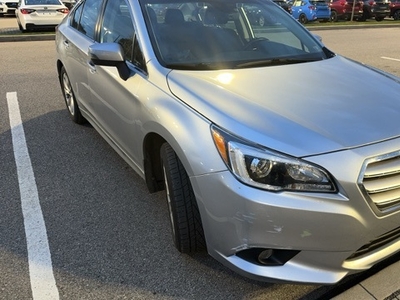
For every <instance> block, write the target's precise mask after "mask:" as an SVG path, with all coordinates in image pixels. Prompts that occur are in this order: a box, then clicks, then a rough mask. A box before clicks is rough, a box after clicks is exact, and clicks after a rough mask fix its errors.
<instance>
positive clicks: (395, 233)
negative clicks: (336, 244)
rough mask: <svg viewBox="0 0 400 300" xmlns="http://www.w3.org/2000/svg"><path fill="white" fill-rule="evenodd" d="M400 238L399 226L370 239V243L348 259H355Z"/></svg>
mask: <svg viewBox="0 0 400 300" xmlns="http://www.w3.org/2000/svg"><path fill="white" fill-rule="evenodd" d="M398 239H400V227H397V228H396V229H393V230H392V231H389V232H387V233H385V234H383V235H381V236H379V237H377V238H376V239H374V240H372V241H370V242H369V243H368V244H365V245H364V246H362V247H361V248H360V249H358V250H357V251H356V252H354V253H353V254H352V255H351V256H349V257H348V258H347V260H351V259H355V258H358V257H360V256H363V255H366V254H369V253H371V252H373V251H375V250H377V249H379V248H382V247H385V246H388V245H389V244H390V243H391V242H393V241H396V240H398Z"/></svg>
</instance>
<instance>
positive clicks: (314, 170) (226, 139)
mask: <svg viewBox="0 0 400 300" xmlns="http://www.w3.org/2000/svg"><path fill="white" fill-rule="evenodd" d="M211 131H212V136H213V139H214V142H215V145H216V147H217V149H218V152H219V153H220V155H221V157H222V159H223V160H224V161H225V163H226V165H227V166H228V168H229V169H230V170H231V172H232V173H233V174H234V175H235V176H236V177H237V178H238V179H239V180H240V181H242V182H243V183H245V184H248V185H251V186H254V187H257V188H261V189H265V190H269V191H283V190H288V191H304V192H336V187H335V185H334V183H333V181H332V180H331V178H330V176H329V175H328V173H327V172H326V171H325V170H323V169H322V168H321V167H319V166H316V165H313V164H310V163H308V162H305V161H303V160H301V159H297V158H293V157H290V156H286V155H283V154H281V153H278V152H275V151H272V150H269V149H266V148H262V147H260V146H257V145H251V144H250V143H248V142H245V141H243V140H240V139H239V138H236V137H234V136H232V135H230V134H228V133H226V132H224V131H222V130H220V129H218V128H216V127H215V126H212V128H211Z"/></svg>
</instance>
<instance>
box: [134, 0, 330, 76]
mask: <svg viewBox="0 0 400 300" xmlns="http://www.w3.org/2000/svg"><path fill="white" fill-rule="evenodd" d="M141 4H142V10H143V12H144V15H145V19H146V23H147V28H148V31H149V35H150V38H151V41H152V44H153V48H154V50H155V53H156V55H157V58H158V60H159V61H160V63H161V64H162V65H163V66H165V67H168V68H172V69H186V70H210V69H226V68H252V67H259V66H269V65H279V64H291V63H303V62H310V61H316V60H322V59H326V58H329V57H331V56H332V53H331V52H329V51H328V50H327V49H324V48H322V47H323V46H321V44H320V43H318V41H317V40H316V39H315V38H314V37H313V36H312V35H311V34H310V33H309V32H308V31H307V30H306V29H304V28H303V27H302V26H301V25H300V24H298V22H297V21H296V20H294V19H293V18H292V17H291V16H290V15H289V14H288V13H287V12H285V11H284V10H283V9H281V8H280V7H279V6H278V5H276V4H274V3H273V2H272V1H263V2H260V1H257V0H250V1H241V2H235V1H234V0H215V1H213V0H212V1H208V2H191V1H182V2H179V1H176V0H170V1H169V0H141Z"/></svg>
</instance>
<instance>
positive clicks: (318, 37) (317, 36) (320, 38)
mask: <svg viewBox="0 0 400 300" xmlns="http://www.w3.org/2000/svg"><path fill="white" fill-rule="evenodd" d="M313 35H314V37H315V38H316V39H317V40H318V41H320V42H321V43H322V36H320V35H318V34H313Z"/></svg>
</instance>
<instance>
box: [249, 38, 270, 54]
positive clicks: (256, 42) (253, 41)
mask: <svg viewBox="0 0 400 300" xmlns="http://www.w3.org/2000/svg"><path fill="white" fill-rule="evenodd" d="M263 41H269V40H268V39H267V38H265V37H258V38H255V39H251V40H250V41H248V42H247V44H246V45H245V46H244V50H252V51H256V50H258V46H259V44H260V43H261V42H263Z"/></svg>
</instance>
